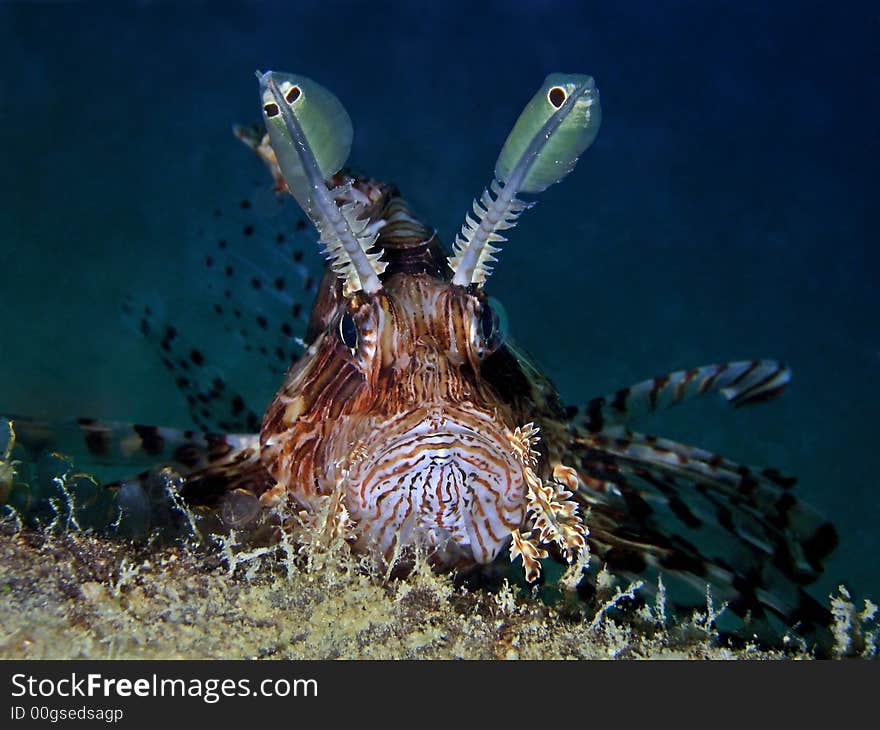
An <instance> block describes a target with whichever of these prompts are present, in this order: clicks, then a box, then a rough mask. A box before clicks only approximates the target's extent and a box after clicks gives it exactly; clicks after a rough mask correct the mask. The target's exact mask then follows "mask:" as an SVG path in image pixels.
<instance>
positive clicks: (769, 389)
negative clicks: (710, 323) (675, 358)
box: [583, 360, 791, 434]
mask: <svg viewBox="0 0 880 730" xmlns="http://www.w3.org/2000/svg"><path fill="white" fill-rule="evenodd" d="M790 380H791V370H789V368H788V367H787V366H786V365H785V364H784V363H781V362H778V361H776V360H742V361H738V362H725V363H717V364H713V365H705V366H703V367H698V368H693V369H691V370H677V371H675V372H672V373H667V374H666V375H661V376H658V377H655V378H650V379H648V380H643V381H641V382H639V383H636V384H635V385H631V386H629V387H628V388H621V389H620V390H617V391H615V392H614V393H609V394H608V395H606V396H602V397H600V398H594V399H593V400H591V401H590V402H589V403H588V404H587V407H586V409H585V410H586V413H585V416H584V421H583V424H584V426H585V427H586V428H587V430H588V431H590V432H591V433H599V432H604V433H609V434H610V433H614V432H615V431H616V430H620V428H621V427H622V426H624V425H625V424H626V423H628V422H629V421H631V420H632V419H635V418H640V417H642V416H646V415H648V414H650V413H654V412H655V411H660V410H665V409H666V408H670V407H672V406H674V405H677V404H678V403H682V402H684V401H687V400H690V399H691V398H696V397H697V396H701V395H705V394H707V393H720V394H721V395H722V396H723V397H724V398H725V399H726V400H727V401H728V402H729V403H731V404H732V405H734V406H743V405H748V404H752V403H758V402H761V401H765V400H769V399H771V398H774V397H775V396H777V395H779V394H780V393H781V392H782V391H783V390H784V389H785V386H786V385H787V384H788V382H789V381H790Z"/></svg>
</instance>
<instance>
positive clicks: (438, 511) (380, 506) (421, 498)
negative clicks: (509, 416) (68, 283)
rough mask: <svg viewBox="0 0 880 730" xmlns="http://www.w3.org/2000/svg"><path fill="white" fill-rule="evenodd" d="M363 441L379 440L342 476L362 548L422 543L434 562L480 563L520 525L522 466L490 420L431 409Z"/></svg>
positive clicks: (386, 551) (388, 549)
mask: <svg viewBox="0 0 880 730" xmlns="http://www.w3.org/2000/svg"><path fill="white" fill-rule="evenodd" d="M481 420H482V419H481ZM369 440H370V441H372V443H373V444H375V443H377V442H378V441H381V442H384V443H385V445H384V446H383V447H382V448H381V449H379V450H376V449H375V447H374V448H373V449H371V450H370V455H369V456H368V457H366V458H363V459H361V460H357V459H356V458H355V459H353V460H352V461H351V462H350V464H351V468H350V470H349V473H348V479H347V480H346V485H347V488H346V491H347V499H346V502H347V504H348V507H349V510H350V511H351V517H352V518H353V519H354V520H355V523H356V524H357V525H358V529H357V532H358V543H359V544H360V546H362V547H364V548H366V547H371V548H372V549H373V550H375V551H378V552H379V553H381V554H382V555H385V556H386V557H387V556H388V555H390V554H391V553H392V552H393V551H394V550H396V549H400V548H403V547H408V546H421V547H426V548H428V549H429V551H430V553H431V555H432V558H433V560H434V561H435V562H438V563H440V564H445V565H455V564H463V563H473V562H476V563H481V564H485V563H489V562H491V561H492V560H493V559H494V558H495V557H496V556H497V555H498V553H499V552H500V551H501V550H502V549H503V548H504V547H505V545H506V544H507V543H508V541H509V539H510V534H511V532H512V531H513V530H515V529H516V528H518V527H519V526H520V525H521V524H522V522H523V520H524V518H525V501H526V500H525V493H526V482H525V477H524V474H523V469H522V465H521V464H520V463H519V462H518V461H517V459H516V456H515V454H514V453H513V451H512V449H511V448H510V444H509V441H508V439H507V438H506V436H505V433H504V431H502V430H500V429H499V428H498V426H497V425H496V424H495V423H494V422H493V423H491V424H487V423H482V422H480V423H473V418H471V419H470V420H469V421H465V420H464V419H463V418H455V417H452V416H450V414H448V413H443V414H442V415H441V417H440V418H437V417H436V414H433V415H429V416H427V417H425V418H423V419H421V420H420V421H418V422H417V423H415V424H414V425H413V424H408V425H407V427H405V428H404V429H403V430H400V431H397V432H396V433H395V432H393V431H392V430H391V429H390V428H388V427H387V426H386V428H385V429H378V430H377V431H376V432H374V433H373V434H372V435H371V438H370V439H369Z"/></svg>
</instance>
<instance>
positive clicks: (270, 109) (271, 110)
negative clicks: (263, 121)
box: [263, 102, 281, 118]
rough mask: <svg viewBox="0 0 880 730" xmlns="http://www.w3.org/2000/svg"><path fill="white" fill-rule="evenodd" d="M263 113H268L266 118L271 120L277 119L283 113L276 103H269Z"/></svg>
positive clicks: (264, 107)
mask: <svg viewBox="0 0 880 730" xmlns="http://www.w3.org/2000/svg"><path fill="white" fill-rule="evenodd" d="M263 111H264V112H266V116H267V117H269V118H271V117H277V116H278V115H279V114H280V113H281V110H280V109H279V108H278V105H277V104H276V103H275V102H269V103H268V104H266V105H264V106H263Z"/></svg>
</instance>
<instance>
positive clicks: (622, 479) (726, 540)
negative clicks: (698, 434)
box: [575, 432, 837, 638]
mask: <svg viewBox="0 0 880 730" xmlns="http://www.w3.org/2000/svg"><path fill="white" fill-rule="evenodd" d="M575 449H576V451H577V453H579V455H580V465H579V474H580V476H581V481H582V487H581V489H580V492H579V496H580V497H581V499H583V501H584V502H585V503H586V504H587V505H588V506H589V507H590V515H591V517H590V533H591V542H593V543H594V544H595V545H596V550H597V553H599V554H601V555H602V556H603V559H604V560H605V561H606V562H607V564H608V566H609V568H611V569H612V570H613V571H616V572H620V573H623V574H641V573H643V572H644V571H652V572H654V573H661V574H663V575H667V574H668V575H671V576H674V577H675V578H676V579H677V580H678V581H679V582H680V583H682V584H684V585H687V586H690V589H691V591H690V598H691V599H695V600H696V604H699V601H700V600H701V599H700V596H701V595H702V594H703V593H704V591H705V587H706V586H707V585H709V586H710V587H711V589H712V593H713V596H714V597H715V598H716V600H718V601H719V602H727V603H728V604H729V608H730V609H731V612H732V614H733V615H736V616H739V617H741V618H745V617H748V618H750V619H751V620H755V621H757V620H762V621H763V620H764V619H767V620H768V621H770V619H771V617H772V621H770V623H775V625H776V628H775V630H774V631H775V635H776V638H778V637H779V635H781V634H780V632H784V631H785V629H786V627H793V626H795V625H796V624H798V625H799V627H800V628H801V629H803V630H804V631H814V630H815V631H821V630H822V627H823V626H824V625H826V624H827V622H828V621H829V620H830V614H829V613H828V611H827V609H824V608H823V607H822V606H821V605H820V604H819V603H818V602H817V601H816V600H815V599H813V598H812V597H811V596H809V594H807V593H806V592H805V590H804V586H805V585H807V584H809V583H811V582H813V581H815V580H816V579H817V577H818V576H819V575H820V574H821V571H822V569H823V562H824V560H825V559H826V558H827V557H828V555H829V554H830V553H831V552H832V551H833V549H834V548H835V546H836V544H837V533H836V531H835V529H834V527H833V526H832V525H831V524H830V523H829V522H828V521H827V520H826V519H825V518H823V517H822V516H821V515H819V514H818V513H817V512H816V511H815V510H814V509H812V508H811V507H809V506H808V505H806V504H805V503H803V502H801V501H800V500H798V499H797V498H795V497H794V496H793V495H792V493H791V489H790V488H791V486H792V483H793V482H792V480H788V479H786V478H785V477H782V476H781V475H779V474H778V472H776V471H774V470H760V469H752V468H749V467H745V466H742V465H739V464H736V463H734V462H732V461H730V460H727V459H723V458H722V457H719V456H716V455H714V454H711V453H709V452H706V451H703V450H702V449H696V448H693V447H689V446H685V445H683V444H678V443H676V442H673V441H669V440H667V439H660V438H656V437H652V436H646V435H643V434H637V433H633V432H625V433H624V434H623V435H621V436H619V437H614V438H609V437H606V436H604V435H589V436H583V437H580V438H578V439H577V441H576V446H575ZM694 589H696V590H695V591H694ZM685 603H687V601H685V600H682V601H681V604H682V605H684V604H685ZM696 604H695V605H696ZM780 624H781V627H780ZM768 625H769V624H768Z"/></svg>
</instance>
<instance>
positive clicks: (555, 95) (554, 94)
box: [547, 86, 568, 109]
mask: <svg viewBox="0 0 880 730" xmlns="http://www.w3.org/2000/svg"><path fill="white" fill-rule="evenodd" d="M567 98H568V94H566V93H565V89H563V88H562V87H561V86H554V87H553V88H552V89H550V91H548V92H547V101H549V102H550V103H551V104H552V105H553V106H555V107H556V108H557V109H559V107H561V106H562V105H563V104H564V103H565V100H566V99H567Z"/></svg>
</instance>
